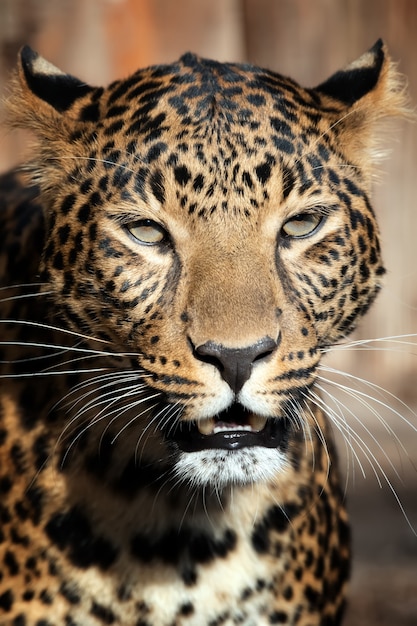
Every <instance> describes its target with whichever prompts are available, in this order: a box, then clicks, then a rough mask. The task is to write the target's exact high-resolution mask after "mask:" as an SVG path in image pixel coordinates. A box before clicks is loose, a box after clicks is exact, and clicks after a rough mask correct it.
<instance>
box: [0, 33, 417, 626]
mask: <svg viewBox="0 0 417 626" xmlns="http://www.w3.org/2000/svg"><path fill="white" fill-rule="evenodd" d="M5 109H6V118H7V120H6V122H7V124H8V126H9V128H20V129H23V130H24V131H25V132H29V133H30V134H31V136H32V138H33V145H32V147H31V149H30V153H29V155H28V156H27V158H26V159H22V165H21V166H18V167H16V168H15V169H13V170H11V171H8V172H6V173H4V174H3V175H2V176H1V178H0V220H1V227H0V240H1V246H0V276H1V292H0V310H1V315H0V319H1V321H0V338H1V339H0V366H1V374H0V624H1V625H2V626H6V625H7V626H101V625H103V624H115V625H120V626H232V625H242V626H266V625H269V624H287V625H292V626H295V625H297V626H336V625H339V624H341V623H342V619H343V615H344V609H345V605H346V602H347V599H346V598H347V594H348V583H349V574H350V561H351V556H350V553H351V549H350V526H349V521H348V516H347V512H346V503H345V494H344V490H343V486H342V480H341V477H340V470H339V467H338V458H337V450H336V447H335V443H334V435H333V430H334V428H335V424H334V423H333V422H334V419H332V416H331V415H329V414H328V413H327V412H326V403H325V402H324V400H323V399H322V396H321V395H320V389H319V386H318V383H317V381H318V379H319V372H320V363H321V361H322V358H323V356H324V355H325V353H326V352H328V351H329V349H331V347H332V346H334V345H336V344H338V343H340V342H342V341H343V340H344V339H345V338H346V337H347V336H348V335H349V333H350V332H351V331H352V330H353V329H354V328H355V327H356V325H357V323H358V321H359V320H360V319H361V318H362V316H363V315H364V314H365V313H366V311H367V310H368V309H369V307H370V305H371V304H372V302H373V301H374V299H375V297H376V295H377V293H378V292H379V290H380V288H381V286H382V283H383V275H384V272H385V270H384V265H383V261H382V257H381V251H380V243H379V239H380V236H379V227H378V223H377V218H376V215H375V212H374V209H373V208H372V205H371V202H370V194H371V191H372V186H373V179H374V173H375V166H376V163H377V161H378V159H379V157H380V156H381V148H380V145H379V139H380V133H381V131H380V127H381V124H382V123H383V120H385V119H386V118H395V117H399V116H400V117H401V116H402V115H404V114H405V111H406V109H407V89H406V86H405V84H404V81H403V79H402V77H401V75H400V74H399V72H398V70H397V67H396V65H395V63H394V62H393V61H392V60H391V58H390V56H389V53H388V49H387V46H386V44H385V43H384V42H383V41H382V40H378V41H377V43H376V44H375V45H374V46H373V47H372V48H371V49H369V50H368V51H367V52H366V53H365V54H363V55H362V56H360V57H359V58H358V59H357V60H356V61H354V62H352V63H350V64H348V65H347V66H346V67H345V68H344V69H342V70H340V71H337V72H336V73H334V74H333V75H332V76H331V77H330V78H328V79H327V80H326V81H325V82H322V83H321V84H319V85H318V86H317V87H314V88H310V87H309V88H305V87H302V86H300V85H299V84H298V83H297V82H295V81H294V80H292V79H291V78H287V77H285V76H282V75H280V74H278V73H276V72H274V71H271V70H268V69H263V68H259V67H256V66H254V65H249V64H244V63H226V62H219V61H214V60H209V59H205V58H201V57H199V56H197V55H195V54H193V53H186V54H184V55H183V56H182V57H181V58H180V59H179V60H178V61H176V62H174V63H171V64H160V65H153V66H150V67H148V68H145V69H140V70H138V71H137V72H136V73H134V74H133V75H131V76H129V77H127V78H123V79H120V80H116V81H115V82H112V83H111V84H110V85H109V86H108V87H105V88H104V87H95V86H91V85H90V84H87V83H86V82H84V81H82V80H81V79H78V78H76V77H74V76H72V75H71V74H68V73H65V72H64V71H62V70H60V69H58V68H57V67H55V66H54V65H53V64H52V63H50V62H49V61H47V60H46V59H44V58H43V57H42V56H40V55H39V54H38V53H37V52H35V51H34V50H32V49H31V48H30V47H29V46H24V47H23V48H22V49H21V51H20V53H19V57H18V63H17V68H16V69H15V71H14V73H13V76H12V77H11V82H10V87H9V91H8V92H7V95H6V98H5Z"/></svg>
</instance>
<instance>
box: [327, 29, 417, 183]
mask: <svg viewBox="0 0 417 626" xmlns="http://www.w3.org/2000/svg"><path fill="white" fill-rule="evenodd" d="M315 91H316V92H318V93H319V94H320V96H321V98H322V102H323V104H324V105H325V106H326V105H327V106H326V108H329V109H331V108H332V105H333V107H334V108H336V110H337V111H338V113H337V114H336V115H337V117H336V118H335V119H334V120H333V122H332V129H333V131H334V132H335V133H336V134H337V135H338V138H339V145H341V146H343V151H344V153H345V154H346V155H347V156H348V157H349V160H350V161H352V163H354V164H356V165H359V166H360V167H361V169H362V172H363V174H364V176H365V178H368V180H369V181H370V180H371V177H372V174H373V168H372V164H373V163H374V162H375V161H377V160H379V159H381V158H382V157H384V156H385V155H386V151H385V150H384V149H383V146H382V143H381V137H382V136H383V133H382V132H381V127H380V124H379V123H378V122H379V121H380V120H381V119H383V118H386V117H407V118H413V117H414V116H413V112H412V110H411V108H410V106H409V97H408V94H407V85H406V81H405V79H404V77H403V76H402V75H401V74H400V73H399V72H398V71H397V67H396V64H395V63H393V62H392V61H391V59H390V57H389V55H388V52H387V48H386V45H385V44H384V42H383V41H382V40H381V39H380V40H378V41H377V42H376V43H375V45H374V46H373V47H372V48H371V49H370V50H368V52H366V53H365V54H363V55H362V56H361V57H359V59H357V60H356V61H354V62H353V63H350V64H349V65H348V66H347V67H345V69H343V70H340V71H339V72H336V73H335V74H333V76H331V77H330V78H329V79H328V80H327V81H325V82H324V83H322V84H321V85H319V86H318V87H316V90H315ZM335 105H336V106H335Z"/></svg>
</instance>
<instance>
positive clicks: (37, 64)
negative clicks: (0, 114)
mask: <svg viewBox="0 0 417 626" xmlns="http://www.w3.org/2000/svg"><path fill="white" fill-rule="evenodd" d="M93 90H94V88H93V87H90V86H89V85H86V84H85V83H83V82H82V81H80V80H79V79H78V78H75V77H74V76H71V75H70V74H65V73H64V72H62V71H61V70H59V69H58V68H57V67H55V66H54V65H52V63H49V62H48V61H46V60H45V59H44V58H43V57H41V56H40V55H39V54H37V52H35V51H34V50H32V49H31V48H29V46H24V47H23V48H22V49H21V50H20V53H19V59H18V66H17V69H16V71H15V73H14V76H13V79H12V82H11V95H10V97H9V98H8V99H7V101H6V108H7V113H8V121H9V123H10V124H11V125H12V126H17V127H23V128H29V129H31V130H33V131H35V132H39V131H44V132H46V134H49V133H48V127H49V129H51V126H52V127H54V126H55V125H56V124H59V122H60V119H61V118H62V117H63V116H64V114H65V113H66V112H67V111H69V110H70V109H71V108H72V107H73V106H74V104H75V103H76V102H77V101H78V100H80V99H82V98H83V97H84V96H86V95H87V94H89V93H90V92H92V91H93ZM70 117H73V116H72V115H70ZM61 123H62V119H61ZM42 134H43V133H42Z"/></svg>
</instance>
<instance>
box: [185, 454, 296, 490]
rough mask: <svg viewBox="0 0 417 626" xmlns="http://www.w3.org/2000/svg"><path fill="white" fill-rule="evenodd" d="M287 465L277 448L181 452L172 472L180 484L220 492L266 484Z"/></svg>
mask: <svg viewBox="0 0 417 626" xmlns="http://www.w3.org/2000/svg"><path fill="white" fill-rule="evenodd" d="M287 466H288V462H287V461H286V459H285V456H284V455H283V454H282V453H281V452H279V450H277V449H276V448H263V447H258V446H256V447H253V448H242V449H241V450H221V449H215V450H201V451H199V452H181V454H180V456H179V459H178V460H177V462H176V464H175V471H176V474H177V476H178V478H179V479H180V480H181V481H182V482H187V483H189V484H190V485H191V486H192V487H197V488H198V487H200V488H204V487H213V488H215V489H218V490H219V489H223V488H224V487H227V486H230V485H249V484H251V483H258V482H267V481H269V480H271V479H272V478H274V476H276V475H277V474H278V473H280V472H283V471H284V470H285V469H286V468H287Z"/></svg>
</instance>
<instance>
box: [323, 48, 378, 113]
mask: <svg viewBox="0 0 417 626" xmlns="http://www.w3.org/2000/svg"><path fill="white" fill-rule="evenodd" d="M386 61H387V55H386V46H385V45H384V43H383V41H382V39H379V40H378V41H377V42H376V43H375V45H374V46H372V48H371V49H370V50H368V52H365V54H363V55H362V56H361V57H359V59H356V61H353V63H350V64H349V65H348V66H347V67H345V68H344V69H343V70H340V71H338V72H336V73H335V74H333V75H332V76H330V78H328V79H327V80H326V81H325V82H324V83H321V85H319V86H318V87H316V90H317V91H319V92H321V93H323V94H326V95H327V96H330V97H331V98H334V99H335V100H339V101H340V102H343V103H344V104H346V105H348V106H352V105H353V104H355V102H357V101H358V100H360V99H361V98H363V97H364V96H366V94H368V93H369V92H371V91H372V90H373V89H375V87H376V86H377V84H378V81H379V80H380V78H383V77H382V75H381V74H382V73H383V72H382V70H383V68H384V65H385V68H384V69H385V73H386V70H387V62H386Z"/></svg>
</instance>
